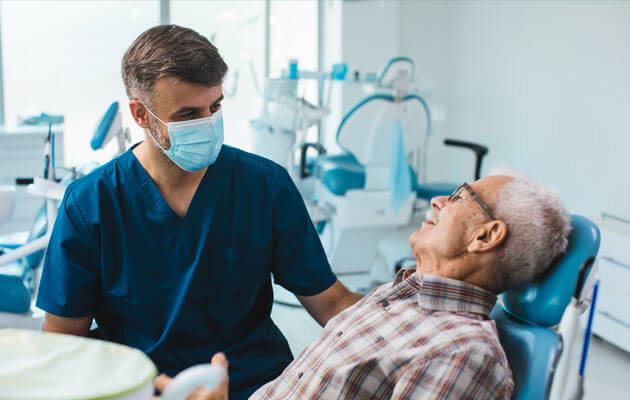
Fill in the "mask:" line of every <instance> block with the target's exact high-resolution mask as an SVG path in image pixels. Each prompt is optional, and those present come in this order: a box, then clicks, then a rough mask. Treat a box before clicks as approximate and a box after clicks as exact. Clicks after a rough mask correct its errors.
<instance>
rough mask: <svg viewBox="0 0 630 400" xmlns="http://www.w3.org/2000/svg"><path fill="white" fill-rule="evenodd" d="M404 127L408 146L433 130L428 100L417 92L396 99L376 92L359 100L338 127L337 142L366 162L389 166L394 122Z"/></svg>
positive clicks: (413, 146) (420, 142) (419, 143)
mask: <svg viewBox="0 0 630 400" xmlns="http://www.w3.org/2000/svg"><path fill="white" fill-rule="evenodd" d="M395 122H399V123H400V125H401V127H402V131H403V136H404V138H403V141H404V145H405V150H406V151H407V152H411V151H412V150H414V149H417V148H420V147H421V146H422V145H423V144H424V140H425V138H426V137H427V136H428V135H430V134H431V114H430V112H429V107H428V105H427V103H426V102H425V100H424V99H423V98H422V97H420V96H417V95H408V96H405V97H404V98H400V99H396V98H395V97H394V96H392V95H387V94H375V95H371V96H368V97H367V98H365V99H363V100H362V101H360V102H359V103H358V104H356V105H355V106H354V107H353V108H352V109H351V110H350V111H348V113H347V114H346V115H345V116H344V117H343V119H342V121H341V123H340V124H339V128H338V129H337V143H338V144H339V146H340V147H341V148H342V149H344V150H345V151H346V152H348V153H350V154H352V155H353V156H354V157H355V158H356V160H357V161H358V162H359V163H361V164H362V165H364V166H367V165H381V166H389V157H390V155H391V145H392V138H393V133H394V123H395Z"/></svg>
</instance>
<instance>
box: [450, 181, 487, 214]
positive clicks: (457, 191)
mask: <svg viewBox="0 0 630 400" xmlns="http://www.w3.org/2000/svg"><path fill="white" fill-rule="evenodd" d="M464 190H465V191H467V192H468V194H470V196H471V197H472V198H473V199H474V200H475V201H476V202H477V204H479V207H481V209H482V210H483V212H484V213H485V214H486V216H487V217H488V218H490V219H491V220H494V219H495V218H494V214H493V213H492V210H490V207H488V206H487V205H486V203H484V202H483V201H482V200H481V198H480V197H479V196H477V193H475V191H474V190H472V188H471V187H470V186H469V185H468V184H467V183H466V182H464V183H462V184H461V185H459V187H458V188H457V189H455V191H454V192H453V193H452V194H451V195H450V196H448V199H449V200H450V201H453V200H457V199H458V198H460V197H459V195H460V194H461V193H462V191H464Z"/></svg>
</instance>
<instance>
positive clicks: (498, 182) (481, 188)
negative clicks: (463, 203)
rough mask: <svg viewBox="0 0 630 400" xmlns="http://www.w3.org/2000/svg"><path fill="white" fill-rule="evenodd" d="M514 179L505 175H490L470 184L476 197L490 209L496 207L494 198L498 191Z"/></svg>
mask: <svg viewBox="0 0 630 400" xmlns="http://www.w3.org/2000/svg"><path fill="white" fill-rule="evenodd" d="M513 179H514V178H512V177H510V176H506V175H490V176H486V177H484V178H481V179H479V180H477V181H475V182H473V183H471V184H470V187H471V188H472V189H473V190H474V191H475V193H476V194H477V196H479V197H480V198H481V200H482V201H484V202H485V203H486V204H487V205H488V206H489V207H490V208H494V207H495V205H496V196H497V194H498V193H499V190H500V189H501V188H502V187H503V185H505V184H506V183H508V182H509V181H511V180H513Z"/></svg>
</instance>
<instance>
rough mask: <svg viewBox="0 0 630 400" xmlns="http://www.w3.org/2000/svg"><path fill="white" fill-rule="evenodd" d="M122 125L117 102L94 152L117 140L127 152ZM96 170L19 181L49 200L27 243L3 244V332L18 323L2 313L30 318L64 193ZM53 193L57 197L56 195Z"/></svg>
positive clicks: (98, 130)
mask: <svg viewBox="0 0 630 400" xmlns="http://www.w3.org/2000/svg"><path fill="white" fill-rule="evenodd" d="M121 121H122V118H121V115H120V112H119V107H118V102H114V103H112V104H111V105H110V106H109V108H108V109H107V111H106V113H105V114H104V115H103V117H102V118H101V119H100V121H99V123H98V124H97V128H96V130H95V132H94V135H93V138H92V141H91V146H92V149H94V150H99V149H101V148H103V147H104V146H105V145H106V144H107V143H108V142H109V141H110V140H112V139H113V138H116V139H117V141H118V147H119V153H121V152H123V151H125V147H126V144H127V143H128V142H129V140H130V139H129V129H128V128H123V127H122V122H121ZM96 166H97V165H96V164H95V163H88V164H86V165H84V166H82V167H80V168H61V167H56V170H65V171H69V173H68V174H66V175H65V176H64V177H63V178H62V179H55V178H54V175H52V177H51V178H50V179H48V180H46V179H38V178H18V179H16V184H18V185H28V186H29V188H28V191H29V193H31V194H34V195H37V196H41V197H43V198H44V199H46V200H45V203H44V205H42V207H41V208H40V209H39V210H38V211H37V214H36V216H35V219H34V221H33V225H32V226H31V228H30V230H29V231H28V235H27V238H26V241H25V242H24V243H18V244H15V243H10V244H2V243H0V328H2V327H5V325H6V324H12V323H13V321H15V319H14V318H8V319H10V321H11V322H9V323H7V322H5V319H7V318H4V317H3V314H2V313H5V314H6V313H9V314H24V315H25V316H29V315H30V314H29V313H30V310H31V301H32V298H33V297H34V296H35V294H36V292H37V285H38V280H39V272H40V268H39V267H40V266H41V265H42V263H43V259H44V255H45V251H46V245H47V243H48V237H49V235H50V233H51V232H52V225H53V223H54V220H55V219H56V214H57V207H58V204H59V202H60V201H61V200H62V198H63V191H64V190H65V187H66V186H67V185H68V184H70V182H72V181H73V180H75V179H78V178H79V177H81V176H83V175H85V174H87V173H89V172H90V171H91V170H92V169H94V168H95V167H96ZM2 192H3V193H4V196H1V195H0V202H8V201H10V200H12V192H11V191H7V190H6V189H5V190H3V191H2ZM52 192H55V193H54V194H53V193H52ZM0 194H1V193H0ZM9 195H11V196H9ZM0 208H3V207H0ZM7 209H8V206H7ZM11 211H12V208H11ZM0 214H4V215H0V223H3V222H5V221H7V220H9V219H10V217H11V214H12V213H9V212H5V213H0ZM49 228H50V229H49ZM40 243H41V245H40ZM5 316H6V315H5ZM20 326H21V327H35V328H38V327H39V326H38V325H37V323H36V324H35V325H32V324H31V323H29V322H27V323H26V324H20Z"/></svg>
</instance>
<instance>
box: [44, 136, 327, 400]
mask: <svg viewBox="0 0 630 400" xmlns="http://www.w3.org/2000/svg"><path fill="white" fill-rule="evenodd" d="M272 275H273V278H274V280H275V282H276V283H279V284H280V285H282V286H284V287H285V288H286V289H288V290H290V291H292V292H294V293H295V294H297V295H301V296H311V295H315V294H318V293H321V292H322V291H324V290H325V289H327V288H329V287H330V286H331V285H332V284H333V283H334V282H335V281H336V277H335V275H334V274H333V273H332V271H331V269H330V265H329V264H328V261H327V258H326V255H325V253H324V251H323V248H322V246H321V243H320V241H319V237H318V235H317V233H316V231H315V229H314V228H313V225H312V223H311V220H310V218H309V215H308V212H307V210H306V207H305V205H304V202H303V200H302V197H301V196H300V194H299V192H298V190H297V188H296V187H295V185H294V183H293V181H292V180H291V178H290V177H289V175H288V173H287V172H286V171H285V170H284V169H283V168H282V167H280V166H279V165H277V164H275V163H273V162H271V161H269V160H267V159H264V158H262V157H258V156H255V155H253V154H249V153H246V152H244V151H241V150H238V149H235V148H232V147H229V146H223V149H222V150H221V153H220V155H219V158H218V159H217V161H216V162H215V163H214V164H213V165H211V166H210V167H209V168H208V169H207V172H206V174H205V175H204V177H203V179H202V181H201V183H200V185H199V188H198V189H197V192H196V193H195V195H194V197H193V199H192V202H191V204H190V207H189V209H188V212H187V214H186V216H185V218H183V219H182V218H180V217H179V216H178V215H177V214H175V212H174V211H173V210H172V209H171V207H170V206H169V205H168V203H166V201H165V200H164V198H163V197H162V195H161V193H160V192H159V190H158V188H157V186H156V185H155V183H154V182H153V180H152V179H151V178H150V177H149V175H148V174H147V172H146V171H145V170H144V168H143V167H142V165H141V164H140V163H139V161H138V160H137V159H136V157H135V155H134V154H133V153H132V152H131V150H129V151H127V152H126V153H125V154H123V155H121V156H120V157H118V158H117V159H115V160H113V161H111V162H109V163H107V164H106V165H104V166H102V167H101V168H99V169H97V170H95V171H94V172H92V173H90V174H89V175H87V176H85V177H83V178H81V179H79V180H77V181H75V182H73V183H72V184H71V185H70V186H69V187H68V189H67V190H66V193H65V197H64V200H63V202H62V204H61V207H60V210H59V216H58V218H57V221H56V223H55V226H54V230H53V233H52V237H51V239H50V244H49V247H48V252H47V254H46V260H45V264H44V269H43V275H42V279H41V284H40V288H39V296H38V298H37V306H38V307H39V308H41V309H43V310H45V311H47V312H49V313H51V314H55V315H59V316H63V317H84V316H88V315H93V316H94V317H95V319H96V321H97V323H98V325H99V328H100V329H101V331H102V333H103V334H104V335H105V337H106V338H107V339H109V340H112V341H116V342H119V343H124V344H127V345H129V346H132V347H136V348H138V349H140V350H142V351H144V352H145V353H146V354H147V355H148V356H149V357H151V359H153V361H154V362H155V363H156V365H157V367H158V369H159V370H160V372H164V373H166V374H169V375H171V376H173V375H175V374H177V373H178V372H179V371H181V370H182V369H184V368H186V367H189V366H191V365H194V364H198V363H204V362H209V360H210V358H211V357H212V355H214V354H215V353H216V352H219V351H223V352H225V353H226V355H227V358H228V360H229V362H230V390H231V393H230V398H232V399H242V398H247V397H248V396H249V394H251V393H252V392H253V391H255V390H256V389H257V388H258V387H260V386H261V385H263V384H264V383H265V382H267V381H269V380H271V379H273V378H275V377H276V376H278V375H279V374H280V372H281V371H282V370H283V369H284V368H285V367H286V366H287V365H288V364H289V363H290V362H291V360H292V355H291V352H290V350H289V347H288V344H287V341H286V339H285V338H284V336H283V335H282V333H281V332H280V330H279V329H278V328H277V327H276V325H275V324H274V323H273V321H272V320H271V318H270V312H271V306H272V300H273V293H272V287H271V276H272Z"/></svg>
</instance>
